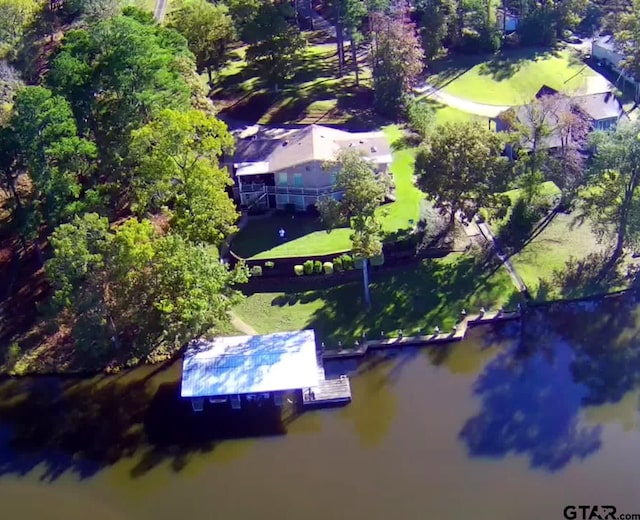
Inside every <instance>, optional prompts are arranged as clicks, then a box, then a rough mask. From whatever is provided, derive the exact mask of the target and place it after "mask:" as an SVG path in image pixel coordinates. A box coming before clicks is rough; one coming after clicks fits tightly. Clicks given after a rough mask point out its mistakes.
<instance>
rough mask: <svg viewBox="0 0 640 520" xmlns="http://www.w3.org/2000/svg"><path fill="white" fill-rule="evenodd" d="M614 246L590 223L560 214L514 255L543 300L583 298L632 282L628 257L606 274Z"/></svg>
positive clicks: (524, 276) (531, 288) (533, 291)
mask: <svg viewBox="0 0 640 520" xmlns="http://www.w3.org/2000/svg"><path fill="white" fill-rule="evenodd" d="M610 252H611V249H610V248H608V247H607V246H606V244H601V243H599V242H598V241H597V239H596V236H595V235H594V233H593V232H592V230H591V226H590V224H589V222H588V221H587V222H584V223H582V224H579V223H578V222H577V221H576V220H575V217H574V216H573V215H565V214H562V213H560V214H557V215H556V216H555V217H554V218H553V220H552V221H551V222H550V223H549V225H548V226H546V227H544V228H543V229H542V231H541V232H540V233H539V234H534V238H533V239H532V240H531V241H530V242H529V243H527V244H525V246H524V248H523V249H522V250H521V251H519V252H518V253H517V254H515V255H514V256H513V257H512V259H511V260H512V262H513V265H514V267H515V268H516V270H517V271H518V273H519V274H520V276H521V277H522V279H523V280H524V282H525V283H526V284H527V287H529V291H530V293H531V294H532V295H533V296H534V298H535V299H537V300H539V301H545V300H554V299H559V298H579V297H585V296H590V295H595V294H601V293H604V292H611V291H616V290H619V289H623V288H625V287H627V286H628V285H629V281H628V280H627V279H626V278H625V274H626V270H627V267H628V266H629V265H631V264H635V263H637V261H636V260H633V259H632V258H631V257H630V256H627V257H625V258H623V259H621V261H620V262H619V264H618V265H616V266H615V267H613V268H612V269H611V270H609V271H607V272H605V273H603V272H602V267H603V266H604V265H605V264H606V262H607V261H608V259H609V253H610Z"/></svg>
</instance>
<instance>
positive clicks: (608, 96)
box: [498, 85, 628, 148]
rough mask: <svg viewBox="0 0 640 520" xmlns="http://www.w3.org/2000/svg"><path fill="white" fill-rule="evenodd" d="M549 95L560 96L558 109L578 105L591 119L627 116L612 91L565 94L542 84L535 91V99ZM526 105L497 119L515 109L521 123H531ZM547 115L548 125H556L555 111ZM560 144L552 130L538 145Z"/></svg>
mask: <svg viewBox="0 0 640 520" xmlns="http://www.w3.org/2000/svg"><path fill="white" fill-rule="evenodd" d="M550 95H558V96H560V97H559V98H558V99H557V101H558V105H556V106H557V108H558V109H559V110H561V109H562V110H566V109H567V108H570V107H571V106H573V107H579V109H580V110H582V111H583V112H584V113H585V114H586V115H587V116H588V117H589V118H590V119H591V120H592V121H601V120H604V119H612V118H614V117H615V118H618V117H621V118H623V119H628V116H627V114H626V113H625V112H624V109H623V108H622V105H621V104H620V101H619V100H618V98H616V96H615V95H614V94H613V92H602V93H599V94H585V95H579V96H567V95H564V94H562V93H560V92H558V91H557V90H555V89H553V88H551V87H549V86H547V85H543V86H542V87H541V88H540V90H539V91H538V92H537V93H536V99H539V98H541V97H542V96H550ZM527 107H528V105H521V106H518V107H513V108H510V109H509V110H507V111H505V112H502V114H500V115H498V119H502V118H503V117H504V116H505V115H506V114H507V113H508V112H511V111H515V114H516V117H517V118H518V120H519V121H520V122H521V123H523V124H527V122H529V123H531V121H530V119H531V117H532V113H531V111H529V110H528V109H527ZM501 116H502V117H501ZM547 117H548V118H549V121H548V122H549V124H550V125H552V126H554V125H557V123H558V117H557V114H556V113H552V112H549V113H548V114H547ZM560 145H561V139H560V135H559V134H558V132H553V133H551V135H548V136H546V137H544V138H542V139H541V141H540V143H539V146H540V147H541V148H557V147H558V146H560ZM524 146H525V147H528V146H529V145H526V144H525V145H524Z"/></svg>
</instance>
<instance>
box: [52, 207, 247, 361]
mask: <svg viewBox="0 0 640 520" xmlns="http://www.w3.org/2000/svg"><path fill="white" fill-rule="evenodd" d="M51 244H52V246H53V250H54V256H53V258H52V259H51V260H49V261H48V262H47V265H46V268H47V273H48V275H49V277H50V279H51V280H52V283H53V285H54V288H55V292H54V303H55V304H56V305H57V306H59V307H60V308H62V309H65V310H66V311H73V313H74V315H75V318H76V319H75V322H74V327H73V334H74V338H75V339H76V344H77V345H78V346H79V347H80V348H81V349H82V350H83V351H84V353H85V354H86V355H89V356H92V357H100V356H105V355H109V354H111V353H112V351H113V350H118V349H120V348H121V347H122V345H123V343H124V342H125V341H126V342H127V347H128V348H129V349H132V351H133V352H134V353H135V354H136V355H137V356H139V357H143V356H144V355H147V354H149V353H150V352H152V351H153V350H154V349H155V348H156V347H157V346H158V344H159V343H165V345H166V347H167V348H174V347H176V346H179V345H180V344H182V343H184V342H185V341H187V340H189V339H190V338H192V337H194V336H197V335H200V334H202V333H204V332H206V331H207V330H208V329H210V328H211V327H213V326H215V325H217V324H219V323H221V322H224V321H225V320H227V319H228V318H227V312H228V311H229V310H230V308H231V306H232V305H233V304H234V303H235V302H236V301H237V298H238V295H237V294H236V293H235V291H233V290H231V289H230V286H231V285H232V284H233V283H235V282H238V281H243V280H246V274H245V273H244V271H243V270H236V271H229V270H228V269H227V267H226V266H224V265H223V264H220V263H219V262H218V259H217V251H216V250H215V248H212V247H211V246H205V245H194V244H191V243H190V242H188V241H186V240H184V239H183V238H182V237H181V236H179V235H174V234H168V235H164V236H163V235H161V234H159V233H158V231H157V230H156V228H155V227H154V226H153V225H152V224H151V222H150V221H148V220H142V221H138V220H136V219H129V220H127V221H126V222H124V223H123V224H122V225H120V226H118V227H116V228H115V229H111V228H110V226H109V222H108V220H107V219H106V218H104V217H100V216H98V215H97V214H95V213H85V214H84V215H83V216H82V217H76V218H75V219H74V220H73V221H72V222H70V223H68V224H63V225H62V226H60V227H59V228H58V229H56V230H55V231H54V233H53V235H52V236H51Z"/></svg>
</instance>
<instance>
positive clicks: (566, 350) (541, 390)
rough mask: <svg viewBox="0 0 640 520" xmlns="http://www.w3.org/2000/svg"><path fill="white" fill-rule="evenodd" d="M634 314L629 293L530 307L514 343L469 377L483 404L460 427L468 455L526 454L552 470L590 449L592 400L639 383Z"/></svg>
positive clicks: (606, 401)
mask: <svg viewBox="0 0 640 520" xmlns="http://www.w3.org/2000/svg"><path fill="white" fill-rule="evenodd" d="M638 315H639V308H638V305H637V304H636V303H635V301H632V300H630V299H629V298H620V299H615V300H605V301H604V302H602V303H600V304H599V305H595V304H592V305H583V304H575V305H559V306H556V307H554V308H545V309H544V310H542V309H539V310H536V311H532V312H531V313H530V314H528V315H527V317H526V318H525V321H524V325H523V330H522V336H521V340H520V342H518V343H517V344H515V345H514V346H513V348H511V349H509V350H508V351H505V352H504V353H502V354H500V355H499V356H497V357H496V358H495V359H494V360H493V361H491V362H490V363H489V364H488V365H487V366H486V368H485V370H484V372H483V373H482V374H481V375H480V376H479V378H478V380H477V382H476V384H475V387H474V392H475V393H476V395H477V396H478V397H479V398H480V399H481V402H482V408H481V410H480V413H478V415H476V416H475V417H472V418H470V419H469V420H468V421H467V422H466V424H465V425H464V427H463V429H462V431H461V433H460V437H461V439H462V440H463V441H464V442H465V443H466V444H467V446H468V449H469V452H470V454H471V455H473V456H485V457H504V456H507V455H510V454H518V455H525V456H527V457H528V458H529V460H530V463H531V466H533V467H536V468H543V469H547V470H550V471H554V470H558V469H560V468H562V467H564V466H565V465H566V464H568V463H569V462H571V461H572V460H575V459H581V458H584V457H587V456H589V455H591V454H593V453H594V452H596V451H597V450H598V449H599V447H600V445H601V439H600V430H601V424H599V423H598V422H597V421H595V419H596V418H598V414H597V413H596V409H597V407H598V406H603V405H606V406H611V404H616V403H619V402H621V401H622V400H623V399H624V398H625V396H627V395H628V394H629V392H635V391H637V390H638V389H639V388H640V338H638V332H637V323H638ZM586 411H588V412H589V415H588V418H589V420H588V421H585V420H584V415H585V413H584V412H586ZM636 412H637V410H636ZM606 417H607V415H606V414H604V415H601V418H602V419H603V420H604V419H606ZM594 423H595V424H594Z"/></svg>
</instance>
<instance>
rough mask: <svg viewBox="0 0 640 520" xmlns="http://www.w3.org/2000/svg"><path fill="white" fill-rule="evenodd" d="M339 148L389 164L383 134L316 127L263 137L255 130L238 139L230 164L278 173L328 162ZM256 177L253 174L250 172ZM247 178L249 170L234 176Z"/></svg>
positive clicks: (261, 133)
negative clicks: (262, 166) (264, 165)
mask: <svg viewBox="0 0 640 520" xmlns="http://www.w3.org/2000/svg"><path fill="white" fill-rule="evenodd" d="M343 148H353V149H355V150H358V151H360V152H361V153H362V154H363V155H365V156H366V157H369V158H371V159H372V160H374V161H375V162H377V163H387V164H388V163H390V162H391V160H392V157H391V148H390V146H389V143H388V141H387V139H386V137H385V136H384V133H383V132H357V133H356V132H346V131H344V130H337V129H335V128H329V127H326V126H320V125H309V126H307V127H305V128H302V129H299V130H292V131H288V132H285V131H283V132H281V133H280V134H275V135H274V133H272V134H271V135H268V134H265V133H264V132H260V131H259V130H257V131H256V132H255V133H253V135H251V136H249V137H242V136H239V139H238V140H237V143H236V152H235V155H234V156H233V163H234V165H236V166H240V165H243V167H246V166H248V164H249V163H257V162H260V163H267V164H268V168H267V170H266V171H260V172H259V173H266V172H275V171H281V170H284V169H287V168H291V167H294V166H297V165H299V164H303V163H306V162H309V161H320V162H325V161H332V160H335V158H336V155H337V153H338V152H339V151H340V150H341V149H343ZM253 173H256V172H253ZM236 174H237V175H242V174H245V175H249V174H251V173H249V170H248V169H247V170H244V171H239V172H236Z"/></svg>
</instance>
